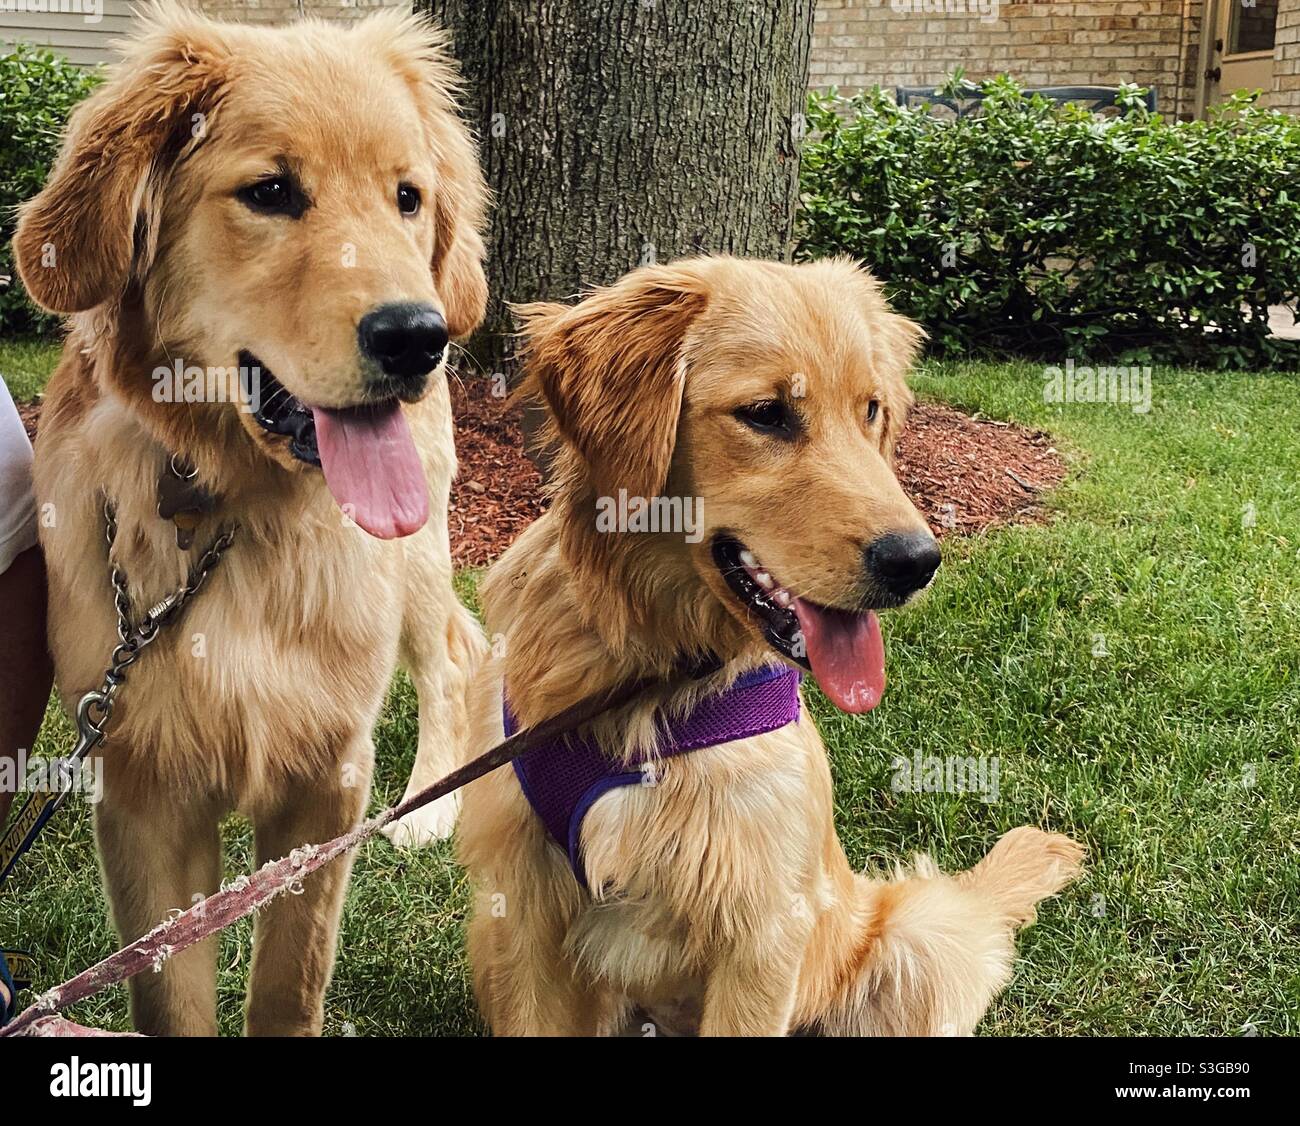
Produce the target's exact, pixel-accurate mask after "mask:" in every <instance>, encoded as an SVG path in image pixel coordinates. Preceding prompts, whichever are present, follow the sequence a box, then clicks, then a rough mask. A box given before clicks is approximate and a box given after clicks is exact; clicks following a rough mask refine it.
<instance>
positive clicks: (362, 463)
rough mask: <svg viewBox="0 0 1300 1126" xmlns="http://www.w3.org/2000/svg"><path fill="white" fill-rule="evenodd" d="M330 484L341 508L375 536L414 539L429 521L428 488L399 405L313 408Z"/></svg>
mask: <svg viewBox="0 0 1300 1126" xmlns="http://www.w3.org/2000/svg"><path fill="white" fill-rule="evenodd" d="M311 413H312V417H313V418H315V420H316V447H317V449H319V450H320V464H321V469H323V470H324V471H325V483H326V484H327V485H328V486H329V490H330V492H331V493H333V494H334V499H335V500H336V501H338V503H339V507H340V508H342V509H343V511H344V512H345V513H347V514H348V515H349V516H350V517H352V519H353V520H355V521H356V522H357V523H358V524H360V525H361V527H363V528H365V530H366V531H367V532H369V533H370V534H371V535H372V536H378V537H379V538H380V539H381V540H393V539H397V538H398V537H399V536H409V535H410V534H411V533H412V532H418V531H419V530H420V529H421V528H422V527H424V522H425V521H426V520H428V519H429V486H428V484H427V483H426V481H425V477H424V466H422V465H421V464H420V455H419V453H418V452H417V451H416V448H415V442H414V441H412V440H411V431H410V428H409V427H408V426H407V425H406V416H405V415H404V414H402V408H401V407H400V406H399V405H398V404H397V403H395V402H394V403H387V404H385V405H384V406H381V407H351V408H349V409H347V410H328V409H326V408H324V407H312V410H311Z"/></svg>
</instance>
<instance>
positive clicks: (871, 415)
mask: <svg viewBox="0 0 1300 1126" xmlns="http://www.w3.org/2000/svg"><path fill="white" fill-rule="evenodd" d="M879 413H880V400H879V399H872V400H871V402H869V403H868V404H867V421H868V422H875V421H876V415H878V414H879Z"/></svg>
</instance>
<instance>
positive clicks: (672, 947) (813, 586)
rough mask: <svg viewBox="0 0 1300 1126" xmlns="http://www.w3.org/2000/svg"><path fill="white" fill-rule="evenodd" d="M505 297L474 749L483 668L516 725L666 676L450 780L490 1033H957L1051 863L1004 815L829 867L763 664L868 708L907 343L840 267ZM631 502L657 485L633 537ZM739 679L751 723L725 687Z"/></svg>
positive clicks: (738, 268) (794, 710) (841, 703)
mask: <svg viewBox="0 0 1300 1126" xmlns="http://www.w3.org/2000/svg"><path fill="white" fill-rule="evenodd" d="M521 313H522V320H523V335H524V341H525V347H526V351H525V356H526V366H525V388H526V390H528V391H531V392H533V393H535V394H536V395H537V396H538V397H540V399H541V400H542V401H543V403H544V404H545V407H546V409H547V412H548V415H549V423H550V425H551V427H552V434H551V437H552V438H553V439H554V440H555V443H556V444H555V450H556V452H555V457H556V461H555V484H554V494H553V503H552V506H551V508H550V510H549V511H548V512H547V513H546V514H545V515H544V516H542V517H541V518H540V519H539V520H538V521H537V522H536V523H535V524H533V525H532V526H531V527H530V528H529V529H528V530H527V531H526V532H525V533H524V534H523V536H522V537H520V539H519V540H518V541H517V542H516V543H515V544H514V546H513V547H511V549H510V550H509V551H508V552H506V554H505V555H504V556H502V558H501V559H500V560H499V561H498V562H497V563H496V564H495V566H493V567H492V568H491V570H490V571H489V573H488V575H487V578H486V580H485V582H484V584H483V587H482V596H483V605H484V610H485V614H486V621H487V626H488V632H489V634H491V635H494V646H493V649H494V657H493V659H492V662H491V663H490V665H488V666H487V669H488V670H490V675H485V676H484V677H483V678H482V686H481V687H482V692H481V693H480V694H479V695H478V698H477V700H476V703H475V704H473V705H472V711H473V712H474V713H475V714H474V715H473V718H472V721H471V722H472V723H473V725H474V727H475V730H476V731H477V739H476V743H477V745H478V746H479V748H480V749H481V748H483V747H486V746H488V745H490V744H493V743H495V742H496V741H498V740H499V739H500V738H501V736H502V733H503V715H502V706H503V697H502V686H503V684H504V693H505V706H506V707H507V709H508V711H509V714H510V718H511V725H512V726H516V725H517V726H519V727H527V726H529V725H531V724H534V723H536V722H538V721H539V720H541V719H543V718H546V717H548V716H550V715H552V714H554V713H555V712H557V711H559V710H560V709H561V708H562V707H565V706H566V705H569V704H572V703H573V702H575V701H576V700H578V699H579V698H581V697H583V696H586V695H588V694H589V693H593V692H596V691H599V690H601V689H603V688H610V687H613V686H616V685H621V684H624V683H627V682H630V681H635V680H637V679H639V678H642V677H660V678H664V680H665V682H666V683H669V684H673V683H675V686H674V687H665V688H664V689H662V690H654V691H651V692H650V693H648V694H647V695H646V696H645V697H644V698H642V699H640V700H638V702H637V703H635V704H633V705H631V706H628V707H625V708H623V709H621V710H620V711H619V712H617V713H616V714H615V715H614V716H613V717H612V718H609V719H606V720H602V721H600V722H599V723H597V724H595V725H593V727H592V729H591V733H590V735H589V736H588V737H585V738H583V739H579V740H578V741H576V742H574V741H569V742H568V743H565V744H557V746H556V747H555V750H554V754H553V755H552V756H551V758H550V759H549V761H547V762H544V763H541V764H540V765H539V768H538V769H534V768H533V767H534V764H530V763H521V764H519V766H518V767H517V768H516V769H515V770H514V771H510V770H502V771H498V772H496V773H495V774H492V775H489V776H487V777H485V778H483V779H481V780H479V781H477V782H475V783H473V784H472V785H471V786H470V787H469V788H468V789H467V790H466V793H465V798H464V807H463V810H462V813H461V818H460V825H459V829H458V835H459V840H460V855H461V858H462V859H463V861H464V863H465V864H466V866H467V867H468V868H469V870H470V872H471V874H472V876H473V880H474V884H475V887H476V905H475V909H474V914H473V919H472V922H471V924H470V930H469V953H470V959H471V962H472V965H473V973H474V981H475V988H476V992H477V995H478V998H479V1002H480V1004H481V1007H482V1010H483V1012H484V1014H485V1015H486V1018H487V1020H488V1021H489V1023H490V1024H491V1027H492V1029H493V1030H494V1031H495V1032H497V1033H504V1034H592V1033H601V1032H613V1031H616V1030H619V1029H622V1028H625V1027H626V1025H627V1022H628V1020H629V1018H631V1017H632V1016H633V1015H634V1014H648V1015H647V1016H645V1017H644V1019H647V1020H649V1021H652V1022H653V1024H654V1027H656V1028H658V1029H661V1030H676V1031H699V1032H701V1033H704V1034H707V1035H755V1034H778V1035H779V1034H784V1033H790V1032H795V1031H805V1032H818V1033H823V1034H878V1033H892V1034H912V1035H917V1034H942V1033H969V1032H971V1031H972V1030H973V1029H974V1027H975V1025H976V1023H977V1022H978V1021H979V1019H980V1017H981V1015H982V1014H983V1013H984V1011H985V1009H986V1007H987V1006H988V1004H989V1002H990V1000H991V999H992V998H993V997H994V995H995V994H996V993H997V992H998V990H999V989H1001V988H1002V986H1003V985H1004V984H1005V983H1006V982H1007V980H1008V977H1009V975H1010V971H1011V965H1012V961H1013V957H1014V947H1013V932H1014V930H1015V929H1016V928H1017V927H1019V926H1021V925H1023V924H1025V923H1027V922H1028V921H1030V920H1031V919H1032V918H1033V917H1034V905H1035V904H1036V903H1037V902H1038V901H1039V900H1041V899H1043V898H1044V897H1045V896H1049V895H1051V894H1053V893H1054V892H1056V891H1058V890H1059V889H1060V888H1061V887H1062V886H1064V885H1065V884H1066V883H1067V882H1068V881H1069V880H1070V879H1071V877H1072V876H1073V875H1074V874H1075V872H1076V871H1077V868H1078V864H1079V860H1080V855H1081V850H1080V849H1079V847H1078V846H1077V845H1076V844H1074V842H1072V841H1070V840H1068V839H1067V838H1065V837H1062V836H1057V835H1054V834H1050V833H1045V832H1041V831H1040V830H1038V829H1035V828H1021V829H1017V830H1015V831H1013V832H1011V833H1008V834H1007V835H1006V836H1004V837H1003V838H1002V839H1001V840H1000V841H999V842H998V843H997V844H996V846H995V847H994V848H993V850H992V851H991V852H990V853H989V854H988V855H987V856H986V857H985V858H984V860H983V861H981V862H980V863H979V864H978V865H977V866H976V867H975V868H973V869H971V870H970V871H967V872H963V873H962V874H960V875H957V876H946V875H943V874H942V873H940V872H938V871H936V869H935V868H934V866H933V864H932V863H930V862H929V861H928V860H926V859H924V858H922V859H921V860H920V861H919V862H918V864H917V865H916V867H915V869H914V870H913V871H912V872H911V873H910V874H907V873H904V872H902V871H900V872H899V873H898V874H897V875H896V876H895V877H894V878H893V879H889V880H875V879H869V878H866V877H864V876H861V875H857V874H855V873H854V872H853V871H851V870H850V867H849V864H848V861H847V859H846V858H845V855H844V852H843V850H842V848H841V846H840V844H839V841H838V839H837V837H836V834H835V829H834V824H833V817H832V813H833V808H832V807H833V796H832V786H831V776H830V771H829V768H828V764H827V757H826V751H825V748H824V747H823V745H822V742H821V739H820V738H819V736H818V733H817V730H816V727H815V726H814V724H813V722H812V720H811V719H810V718H809V717H808V716H807V714H806V713H802V712H801V710H800V708H799V706H798V695H797V693H798V688H797V678H796V677H795V674H794V673H793V672H792V671H790V670H793V669H796V668H803V669H807V670H809V671H810V672H811V675H812V676H813V677H815V678H816V680H817V682H818V684H819V685H820V686H821V688H822V689H823V690H824V691H825V693H826V694H827V696H828V697H829V698H830V699H831V701H832V702H833V703H834V704H836V705H837V706H838V707H839V708H840V709H842V710H844V711H846V712H853V713H856V712H864V711H867V710H869V709H870V708H872V707H873V706H874V705H875V704H876V703H877V702H878V701H879V699H880V696H881V693H882V692H883V690H884V685H885V669H884V647H883V643H882V641H881V634H880V626H879V622H878V620H877V617H876V614H875V613H874V611H875V610H876V609H879V608H884V607H891V606H897V605H900V604H901V603H903V602H905V601H907V600H908V599H909V598H910V597H911V596H912V595H913V594H914V593H915V592H916V591H918V590H919V589H921V588H922V587H924V586H925V585H926V584H927V583H928V582H929V581H930V578H931V577H932V575H933V574H934V571H935V569H936V567H937V566H938V564H939V553H938V549H937V547H936V545H935V541H934V538H933V537H932V536H931V534H930V532H929V530H928V528H927V527H926V525H925V522H924V521H923V520H922V518H921V516H920V515H919V514H918V513H917V511H916V510H915V508H913V506H912V504H911V503H910V502H909V501H908V499H907V498H906V497H905V496H904V494H903V492H902V490H901V489H900V488H899V485H898V483H897V481H896V480H895V478H894V475H893V472H892V469H891V465H890V462H891V455H892V451H893V447H894V443H895V440H896V438H897V436H898V434H899V431H900V429H901V428H902V426H903V421H904V417H905V414H906V411H907V408H908V404H909V402H910V395H909V392H908V390H907V387H906V384H905V382H904V373H905V371H906V369H907V367H908V365H909V363H910V361H911V359H912V357H913V352H914V350H915V347H916V345H917V342H918V338H919V336H920V335H921V334H920V331H919V330H918V329H917V328H916V327H915V326H914V325H913V324H911V323H910V322H908V321H907V320H905V319H903V318H902V317H899V316H896V315H895V314H893V313H891V312H890V310H889V309H888V307H887V306H886V303H885V301H884V300H883V299H882V297H881V295H880V292H879V288H878V286H877V284H876V283H875V282H874V281H873V280H872V279H871V278H870V277H869V276H868V275H867V274H866V273H864V272H862V271H861V270H859V269H858V268H857V267H856V266H855V265H854V264H853V263H851V262H849V261H846V260H835V261H825V262H820V263H816V264H813V265H801V266H786V265H776V264H771V263H765V262H749V261H741V260H736V259H729V258H700V259H695V260H690V261H684V262H680V263H678V264H675V265H671V266H665V267H648V268H644V269H640V270H637V271H635V272H633V273H631V274H629V275H628V276H627V277H625V278H623V279H622V280H621V281H619V282H618V283H617V284H615V285H613V286H611V287H609V288H607V289H602V290H598V291H596V292H595V293H594V294H592V295H590V296H588V297H587V298H586V299H585V300H583V301H581V302H580V303H579V304H577V305H575V306H572V307H569V306H563V305H549V304H539V305H531V306H526V307H524V308H523V309H522V310H521ZM614 498H618V499H617V501H615V499H614ZM651 498H659V499H660V500H671V501H673V502H681V503H680V504H679V505H678V508H677V509H676V510H674V509H672V507H671V506H668V507H661V508H660V509H659V510H658V511H659V519H660V525H659V528H658V530H653V529H651V530H645V523H646V520H645V513H646V508H645V505H643V504H641V503H640V501H644V500H649V499H651ZM692 509H693V510H694V520H693V521H692V522H690V524H691V526H687V527H685V528H683V527H676V528H669V527H665V522H664V519H663V517H664V514H665V513H671V512H673V511H681V512H686V511H690V510H692ZM616 513H621V514H623V515H624V516H626V519H624V520H622V525H621V526H616V525H618V524H619V521H618V520H617V519H615V520H614V522H613V525H612V524H611V518H612V517H614V516H615V514H616ZM638 514H640V515H639V516H638ZM670 522H671V521H670ZM683 523H686V522H685V521H683ZM683 533H684V534H683ZM717 666H720V667H717ZM692 668H693V669H695V670H696V672H697V673H698V672H699V671H700V670H701V669H703V670H704V672H703V675H702V676H700V675H696V676H694V677H692V676H689V675H686V674H685V673H684V671H683V670H686V669H692ZM710 668H715V669H716V671H712V672H709V671H707V670H709V669H710ZM674 677H675V678H676V681H675V682H674V680H673V678H674ZM782 683H784V684H785V686H786V687H784V688H781V687H780V685H781V684H782ZM756 684H757V685H761V686H765V687H763V688H762V691H764V692H766V693H767V695H766V696H764V697H763V698H762V699H761V700H759V701H758V704H757V713H754V714H757V715H758V719H759V720H761V722H758V723H756V724H755V723H753V722H750V721H752V720H753V718H754V714H749V713H747V712H746V709H749V708H750V703H744V704H743V705H738V704H737V702H738V701H740V700H742V698H743V699H744V700H747V701H750V702H751V703H752V701H753V699H754V698H753V696H752V693H753V691H754V685H756ZM728 686H731V687H730V688H728ZM724 689H726V690H727V691H726V692H723V690H724ZM719 693H723V694H722V696H721V700H722V701H723V704H719ZM783 693H784V694H783ZM738 706H739V707H740V712H738V711H737V707H738ZM719 708H721V709H722V711H721V712H719V710H718V709H719ZM740 713H746V714H744V715H742V714H740ZM720 714H722V715H723V722H722V723H721V725H719V722H718V716H719V715H720ZM702 716H703V717H704V719H703V720H701V717H702ZM742 720H745V722H742ZM719 731H725V732H726V735H725V737H723V738H719V737H718V733H719ZM692 740H693V741H694V743H695V744H699V743H701V742H704V743H705V744H706V745H703V746H700V747H699V749H694V750H691V749H690V747H691V745H692ZM668 744H672V745H671V747H670V746H669V745H668ZM683 747H684V748H685V751H689V753H677V752H679V751H683ZM593 749H594V750H593ZM593 754H594V756H595V757H596V760H597V761H596V762H595V764H594V765H593V763H592V759H593ZM584 770H585V771H587V773H586V774H582V771H584ZM571 774H574V775H581V777H578V778H577V781H576V783H574V784H573V785H570V781H571V780H570V777H569V776H570V775H571ZM565 787H568V789H567V790H565V792H564V793H562V794H559V795H558V796H557V792H558V791H559V790H563V789H564V788H565Z"/></svg>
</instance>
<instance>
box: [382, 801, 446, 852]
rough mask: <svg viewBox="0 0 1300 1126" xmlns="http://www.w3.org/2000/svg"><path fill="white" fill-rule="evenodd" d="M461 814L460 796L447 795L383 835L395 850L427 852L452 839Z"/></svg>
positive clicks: (383, 829) (400, 819)
mask: <svg viewBox="0 0 1300 1126" xmlns="http://www.w3.org/2000/svg"><path fill="white" fill-rule="evenodd" d="M459 812H460V795H459V794H448V795H447V796H446V797H444V798H439V799H438V800H437V801H435V802H430V803H429V804H428V805H426V806H423V807H421V808H420V809H416V810H413V811H412V812H410V813H408V814H407V815H406V816H405V817H402V818H399V819H398V820H396V821H394V822H392V823H391V824H388V825H385V826H384V827H383V828H382V829H381V830H380V832H381V833H383V834H384V836H386V837H387V838H388V839H389V840H390V841H392V842H393V845H394V847H396V848H428V846H429V845H431V844H435V843H436V842H438V841H443V840H446V839H447V838H448V837H450V836H451V831H452V830H453V829H454V828H455V827H456V815H457V814H458V813H459Z"/></svg>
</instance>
